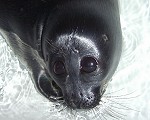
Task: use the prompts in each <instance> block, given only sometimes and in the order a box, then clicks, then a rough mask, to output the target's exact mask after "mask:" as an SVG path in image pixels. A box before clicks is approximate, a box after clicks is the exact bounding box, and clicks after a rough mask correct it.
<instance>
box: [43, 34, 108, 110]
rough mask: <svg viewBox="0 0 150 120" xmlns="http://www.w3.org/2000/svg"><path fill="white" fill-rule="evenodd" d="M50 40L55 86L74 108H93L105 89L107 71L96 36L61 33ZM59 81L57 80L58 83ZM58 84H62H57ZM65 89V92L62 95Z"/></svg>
mask: <svg viewBox="0 0 150 120" xmlns="http://www.w3.org/2000/svg"><path fill="white" fill-rule="evenodd" d="M49 42H50V41H48V42H47V48H49V49H50V48H52V47H53V51H52V50H50V51H49V52H48V56H47V57H48V58H47V62H46V63H47V66H48V71H49V74H50V76H51V77H52V79H53V87H54V89H56V90H57V92H58V93H59V95H58V96H57V97H61V96H60V95H62V94H63V99H64V100H65V102H66V104H67V105H68V106H69V107H71V108H84V109H85V108H93V107H95V106H96V105H98V104H99V101H100V98H101V96H102V94H103V92H104V88H105V87H104V84H105V83H103V82H104V81H102V79H103V78H104V75H105V73H106V71H107V69H106V61H104V60H103V58H102V55H101V54H102V51H101V52H100V51H99V49H98V48H97V45H96V43H94V42H93V40H92V39H90V38H87V37H84V36H79V35H77V34H73V33H72V34H70V35H68V34H64V35H60V36H57V38H56V41H55V42H52V43H51V44H50V43H49ZM54 82H55V83H54ZM56 84H57V85H58V86H59V87H60V89H58V87H56ZM61 92H62V94H60V93H61Z"/></svg>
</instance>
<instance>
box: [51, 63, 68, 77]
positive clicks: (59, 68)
mask: <svg viewBox="0 0 150 120" xmlns="http://www.w3.org/2000/svg"><path fill="white" fill-rule="evenodd" d="M53 69H54V73H55V74H57V75H61V74H64V73H65V72H66V70H65V65H64V63H63V62H62V61H56V62H55V63H54V68H53Z"/></svg>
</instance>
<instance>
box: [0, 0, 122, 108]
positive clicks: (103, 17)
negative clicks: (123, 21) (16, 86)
mask: <svg viewBox="0 0 150 120" xmlns="http://www.w3.org/2000/svg"><path fill="white" fill-rule="evenodd" d="M0 33H1V34H2V36H3V37H4V38H5V39H6V42H7V43H8V45H9V46H10V47H11V49H12V50H13V51H14V53H15V54H16V56H17V57H18V58H19V60H20V61H21V62H22V63H23V64H24V65H25V66H26V67H27V69H28V70H29V72H30V74H31V76H32V80H33V83H34V85H35V88H36V89H37V91H38V92H39V93H40V94H41V95H43V96H45V97H46V98H48V99H49V100H51V101H56V102H57V101H59V100H63V101H64V103H63V104H65V105H67V106H68V107H70V108H72V109H90V108H94V107H95V106H97V105H99V102H100V100H101V97H102V95H103V94H104V92H105V90H106V86H107V84H108V82H109V80H110V79H111V78H112V75H113V74H114V72H115V70H116V68H117V66H118V63H119V59H120V56H121V50H122V35H121V28H120V18H119V9H118V1H117V0H45V1H42V0H26V1H20V0H12V1H10V0H0Z"/></svg>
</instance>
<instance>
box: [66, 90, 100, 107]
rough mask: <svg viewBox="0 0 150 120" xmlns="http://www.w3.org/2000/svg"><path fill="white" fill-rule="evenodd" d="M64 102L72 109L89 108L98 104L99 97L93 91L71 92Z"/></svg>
mask: <svg viewBox="0 0 150 120" xmlns="http://www.w3.org/2000/svg"><path fill="white" fill-rule="evenodd" d="M66 104H67V105H68V106H69V107H71V108H73V109H76V108H77V109H90V108H94V107H95V106H97V105H98V104H99V97H98V96H95V95H94V94H93V93H90V94H85V93H83V92H79V93H77V94H76V93H72V94H71V96H70V97H69V99H67V100H66Z"/></svg>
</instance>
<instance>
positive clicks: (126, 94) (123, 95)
mask: <svg viewBox="0 0 150 120" xmlns="http://www.w3.org/2000/svg"><path fill="white" fill-rule="evenodd" d="M135 92H136V91H133V92H131V93H128V94H124V95H119V96H107V95H106V94H105V95H103V97H107V98H121V97H122V96H123V97H125V96H129V95H131V94H133V93H135ZM138 96H140V95H137V96H134V97H131V98H135V97H138ZM128 99H129V98H128Z"/></svg>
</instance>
